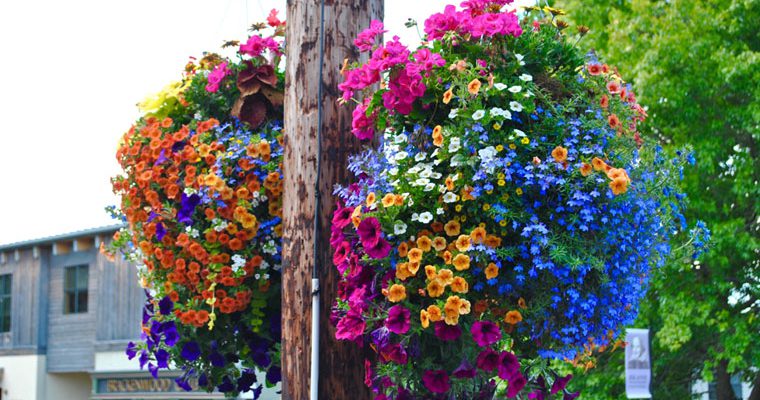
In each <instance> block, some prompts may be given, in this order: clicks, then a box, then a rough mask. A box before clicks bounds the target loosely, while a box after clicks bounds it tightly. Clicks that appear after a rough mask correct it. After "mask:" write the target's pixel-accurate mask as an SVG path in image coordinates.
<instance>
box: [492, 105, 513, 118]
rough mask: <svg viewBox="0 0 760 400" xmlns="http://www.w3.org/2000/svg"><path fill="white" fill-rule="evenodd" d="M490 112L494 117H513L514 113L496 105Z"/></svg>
mask: <svg viewBox="0 0 760 400" xmlns="http://www.w3.org/2000/svg"><path fill="white" fill-rule="evenodd" d="M490 114H491V116H492V117H503V118H506V119H512V113H510V112H509V111H508V110H505V109H503V108H499V107H494V108H492V109H491V111H490Z"/></svg>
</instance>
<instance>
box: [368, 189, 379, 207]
mask: <svg viewBox="0 0 760 400" xmlns="http://www.w3.org/2000/svg"><path fill="white" fill-rule="evenodd" d="M375 200H377V198H376V197H375V192H369V194H368V195H367V207H372V205H373V204H375Z"/></svg>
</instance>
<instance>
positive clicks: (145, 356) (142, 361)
mask: <svg viewBox="0 0 760 400" xmlns="http://www.w3.org/2000/svg"><path fill="white" fill-rule="evenodd" d="M139 360H140V369H143V368H145V364H147V363H148V361H149V360H150V354H148V352H147V351H145V350H143V351H141V352H140V358H139Z"/></svg>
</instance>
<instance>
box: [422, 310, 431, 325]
mask: <svg viewBox="0 0 760 400" xmlns="http://www.w3.org/2000/svg"><path fill="white" fill-rule="evenodd" d="M420 325H422V328H423V329H424V328H427V327H428V326H430V315H429V314H428V312H427V310H420Z"/></svg>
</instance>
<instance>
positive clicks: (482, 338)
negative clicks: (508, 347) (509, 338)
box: [470, 321, 501, 347]
mask: <svg viewBox="0 0 760 400" xmlns="http://www.w3.org/2000/svg"><path fill="white" fill-rule="evenodd" d="M470 333H472V338H473V339H474V340H475V343H477V344H478V346H480V347H486V346H490V345H492V344H494V343H496V342H498V341H499V340H500V339H501V329H499V326H498V325H496V324H494V323H493V322H491V321H476V322H475V323H474V324H472V327H471V328H470Z"/></svg>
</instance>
